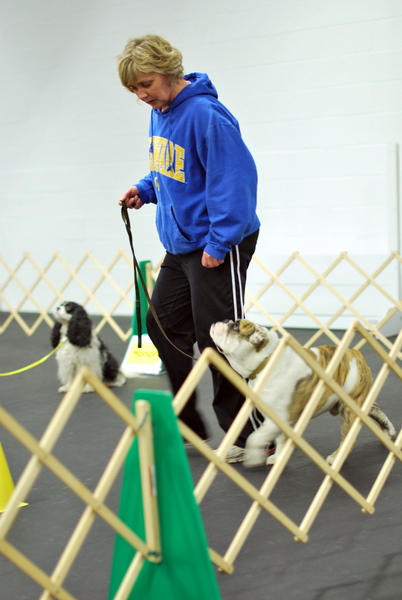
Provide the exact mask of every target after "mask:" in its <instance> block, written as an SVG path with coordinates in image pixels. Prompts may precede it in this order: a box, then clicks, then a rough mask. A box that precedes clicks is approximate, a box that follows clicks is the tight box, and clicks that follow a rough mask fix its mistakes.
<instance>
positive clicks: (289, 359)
mask: <svg viewBox="0 0 402 600" xmlns="http://www.w3.org/2000/svg"><path fill="white" fill-rule="evenodd" d="M210 335H211V338H212V340H213V341H214V343H215V345H216V347H217V349H218V350H219V352H221V353H222V354H224V355H225V356H226V358H227V360H228V361H229V363H230V365H231V366H232V367H233V369H234V370H235V371H237V372H238V373H239V374H240V375H242V377H244V378H245V379H248V380H249V383H250V386H251V387H253V385H255V384H256V382H257V380H258V377H259V374H260V373H261V371H262V370H263V368H264V367H265V366H266V364H267V363H268V361H269V359H270V356H271V355H272V353H273V352H274V350H275V348H276V347H277V345H278V343H279V338H278V335H277V333H276V332H275V331H273V330H269V329H267V328H266V327H263V326H261V325H257V324H255V323H252V322H251V321H248V320H246V319H239V320H237V321H220V322H218V323H214V324H213V325H212V326H211V329H210ZM336 348H337V347H336V346H317V347H316V348H311V349H305V350H306V352H308V353H309V354H310V355H311V356H313V357H314V358H315V359H316V360H317V361H318V362H319V364H320V366H321V367H322V368H323V369H326V367H327V365H328V363H329V361H330V360H331V358H332V356H333V354H334V352H335V350H336ZM334 379H335V381H336V382H337V383H338V384H339V385H340V386H342V388H343V389H344V390H345V392H346V393H347V394H349V396H350V397H351V398H352V399H353V400H354V401H355V402H356V403H357V404H358V405H359V406H361V405H362V404H363V402H364V400H365V398H366V397H367V394H368V392H369V390H370V387H371V384H372V373H371V369H370V367H369V366H368V364H367V362H366V361H365V359H364V357H363V355H362V353H361V352H359V351H358V350H352V349H348V350H346V352H345V354H344V356H343V357H342V360H341V362H340V364H339V366H338V367H337V369H336V372H335V374H334ZM318 382H319V377H318V376H317V375H316V374H315V372H314V371H313V369H311V368H310V367H309V366H308V365H307V364H306V363H305V362H304V360H303V359H302V358H301V357H300V356H299V355H298V354H297V352H295V351H294V350H293V349H292V348H291V347H290V346H286V348H285V350H284V353H283V354H282V356H281V358H280V359H279V362H278V364H277V365H276V367H275V368H274V370H273V372H272V374H271V376H270V377H269V378H268V380H267V382H266V384H265V387H264V388H263V390H262V392H261V394H260V395H261V398H262V400H263V401H264V402H265V403H266V404H267V405H268V406H270V407H271V408H272V409H273V410H274V411H275V412H276V413H277V414H278V415H279V416H280V417H281V418H282V419H283V420H284V421H286V422H287V423H289V425H291V426H293V425H294V424H295V423H296V422H297V420H298V418H299V416H300V415H301V413H302V411H303V409H304V407H305V405H306V404H307V401H308V400H309V398H310V396H311V394H312V393H313V391H314V388H315V387H316V385H317V383H318ZM327 411H329V412H330V413H331V414H333V415H337V414H339V416H340V421H341V442H342V441H343V440H344V438H345V436H346V434H347V433H348V431H349V429H350V427H351V425H352V423H353V421H354V419H355V414H354V412H353V411H352V410H351V409H349V408H348V407H347V406H346V405H345V404H344V403H343V402H342V401H341V400H340V399H339V398H338V396H337V395H336V394H334V392H333V391H332V390H331V389H330V388H329V387H326V389H325V392H324V393H323V395H322V397H321V399H320V401H319V403H318V405H317V408H316V411H315V413H314V417H317V416H318V415H321V414H322V413H324V412H327ZM369 414H370V417H372V418H373V419H374V420H375V421H377V423H378V424H379V426H380V427H381V429H382V430H383V431H385V432H386V433H387V435H388V436H389V437H390V438H393V437H394V436H395V434H396V432H395V428H394V426H393V425H392V423H391V421H390V420H389V419H388V417H387V415H386V414H385V413H384V412H383V411H382V410H381V409H380V407H379V406H378V404H377V403H376V402H375V403H374V404H373V406H372V408H371V410H370V413H369ZM274 440H275V441H276V452H275V454H273V455H271V456H269V457H268V459H267V458H266V456H267V454H266V448H267V446H268V445H269V444H270V443H271V442H272V441H274ZM285 442H286V436H285V435H284V434H283V433H282V431H281V429H280V428H279V427H278V426H277V425H275V423H274V422H273V421H271V419H268V418H267V417H266V418H265V421H264V422H263V423H262V425H260V427H259V428H258V429H257V430H256V431H254V432H253V433H252V434H251V435H250V436H249V437H248V438H247V442H246V458H245V461H244V463H243V464H244V465H245V466H246V467H255V466H257V465H261V464H264V463H265V462H266V464H273V463H274V462H275V460H276V459H277V457H278V456H279V455H280V453H281V451H282V449H283V446H284V444H285ZM338 450H339V448H338V449H337V450H335V451H334V452H332V454H330V455H329V456H327V458H326V460H327V462H328V463H329V464H332V463H333V462H334V460H335V456H336V454H337V452H338Z"/></svg>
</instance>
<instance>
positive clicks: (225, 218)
mask: <svg viewBox="0 0 402 600" xmlns="http://www.w3.org/2000/svg"><path fill="white" fill-rule="evenodd" d="M185 79H186V80H187V81H190V83H191V85H187V86H186V87H185V88H183V89H182V90H181V91H180V92H179V94H178V95H177V96H176V97H175V98H174V100H173V102H172V104H171V105H170V106H169V107H168V108H166V109H165V110H164V111H163V112H161V111H160V110H159V109H152V113H151V122H150V127H149V136H150V139H149V161H150V173H149V175H147V176H146V177H144V179H142V180H141V181H140V182H139V183H137V184H136V185H137V187H138V190H139V193H140V197H141V200H142V202H143V203H145V204H146V203H150V202H153V203H155V204H156V206H157V207H156V227H157V230H158V234H159V237H160V240H161V242H162V244H163V246H164V248H165V249H166V250H167V251H168V252H170V253H172V254H188V253H190V252H193V251H195V250H201V249H202V250H205V252H207V253H208V254H210V255H211V256H213V257H215V258H217V259H220V260H223V259H224V258H225V256H226V254H227V252H228V251H230V250H232V248H233V246H236V245H237V244H239V243H240V242H241V241H242V240H243V239H244V238H245V237H247V236H249V235H251V234H252V233H254V232H255V231H257V229H258V228H259V226H260V221H259V219H258V217H257V215H256V197H257V170H256V166H255V163H254V160H253V158H252V156H251V154H250V152H249V150H248V148H247V146H246V145H245V143H244V142H243V140H242V137H241V134H240V129H239V124H238V122H237V120H236V119H235V118H234V116H233V115H232V114H231V113H230V112H229V111H228V110H227V108H225V107H224V106H223V105H222V104H221V103H220V102H219V101H218V94H217V91H216V89H215V87H214V85H213V84H212V82H211V80H210V79H209V77H208V76H207V75H206V74H205V73H191V74H190V75H186V76H185Z"/></svg>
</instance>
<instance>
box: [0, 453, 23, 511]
mask: <svg viewBox="0 0 402 600" xmlns="http://www.w3.org/2000/svg"><path fill="white" fill-rule="evenodd" d="M13 491H14V482H13V478H12V477H11V473H10V469H9V468H8V464H7V460H6V456H5V454H4V450H3V446H2V445H1V443H0V513H2V512H4V510H5V508H6V506H7V502H8V501H9V499H10V496H11V494H12V493H13ZM20 506H27V502H21V504H20Z"/></svg>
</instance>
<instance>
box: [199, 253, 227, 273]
mask: <svg viewBox="0 0 402 600" xmlns="http://www.w3.org/2000/svg"><path fill="white" fill-rule="evenodd" d="M223 262H224V261H223V260H219V258H214V257H213V256H211V255H210V254H208V252H203V253H202V260H201V264H202V266H203V267H206V268H207V269H213V268H214V267H219V265H221V264H222V263H223Z"/></svg>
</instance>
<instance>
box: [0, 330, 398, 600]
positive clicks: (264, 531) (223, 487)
mask: <svg viewBox="0 0 402 600" xmlns="http://www.w3.org/2000/svg"><path fill="white" fill-rule="evenodd" d="M292 333H294V335H295V337H296V338H298V339H299V341H300V342H302V343H303V341H304V340H305V339H306V336H307V335H308V332H305V331H294V332H292ZM49 334H50V330H49V328H48V327H47V326H44V325H42V326H41V327H40V328H39V330H38V331H37V333H35V334H34V336H33V337H31V338H28V337H27V336H26V335H25V333H23V332H22V331H21V329H20V328H19V326H17V325H16V324H15V323H14V324H12V326H10V327H9V328H8V329H7V330H6V332H5V333H4V334H2V335H1V336H0V372H2V373H4V372H8V371H11V370H14V369H17V368H19V367H22V366H24V365H27V364H30V363H32V362H34V361H36V360H38V359H39V358H41V357H42V356H44V355H45V354H47V353H48V352H49V350H50V344H49ZM102 336H103V338H104V339H105V341H106V342H107V343H108V345H109V346H110V347H111V349H112V350H113V351H114V353H115V354H116V356H117V357H118V358H119V359H120V360H121V359H122V358H123V356H124V353H125V350H126V346H127V344H125V343H122V342H120V341H119V340H117V338H116V336H115V334H114V333H113V332H112V331H110V330H104V332H103V334H102ZM320 343H325V340H320ZM364 352H365V354H366V357H367V359H368V361H369V363H370V365H371V367H372V369H373V371H374V373H377V372H378V370H379V368H380V366H381V363H380V360H379V359H378V358H377V357H376V355H375V354H374V352H373V351H371V350H370V349H367V350H365V351H364ZM0 386H1V388H0V389H1V404H2V405H3V406H4V407H5V408H6V409H7V410H8V411H9V412H10V413H11V414H12V415H13V416H14V417H15V418H17V419H18V420H19V421H20V422H21V423H22V424H23V425H24V426H25V427H26V428H27V429H28V430H29V431H30V432H31V433H32V434H33V435H34V436H36V437H37V438H39V437H40V436H41V435H42V434H43V432H44V430H45V429H46V426H47V425H48V423H49V421H50V419H51V418H52V415H53V414H54V411H55V409H56V407H57V406H58V403H59V401H60V397H61V396H60V395H59V394H58V393H57V387H58V382H57V377H56V365H55V360H54V358H53V357H52V358H51V359H49V360H48V361H47V362H45V363H44V364H42V365H40V366H38V367H36V368H34V369H31V370H29V371H27V372H24V373H21V374H18V375H13V376H10V377H1V378H0ZM139 387H140V388H146V389H168V383H167V380H166V377H165V376H164V375H159V376H156V377H155V376H154V377H145V378H141V379H130V380H129V381H128V383H127V384H126V385H125V386H124V387H123V388H120V389H117V390H115V393H116V394H117V396H118V397H119V398H120V399H121V400H122V401H123V402H124V403H125V404H126V405H127V406H128V407H130V405H131V401H132V397H133V393H134V391H135V390H136V389H137V388H139ZM200 395H201V407H202V409H203V411H204V413H205V415H206V417H207V419H208V422H209V424H210V427H211V429H212V431H213V435H214V440H213V442H214V443H218V442H219V441H220V439H221V437H222V433H221V432H220V430H219V428H218V426H217V424H216V421H215V417H214V414H213V412H212V409H211V406H210V404H211V388H210V382H209V378H208V377H206V378H205V381H203V382H202V384H201V386H200ZM379 402H380V405H381V406H382V408H383V409H384V410H385V412H386V413H387V414H388V416H389V417H390V418H391V420H392V421H393V422H394V424H395V426H396V428H397V430H398V431H399V429H400V428H401V422H402V411H401V383H400V381H399V380H397V378H396V377H395V376H394V375H391V376H390V377H389V379H388V381H387V383H386V385H385V387H384V389H383V390H382V393H381V397H380V399H379ZM338 427H339V425H338V420H337V419H336V418H334V417H331V416H330V415H323V416H322V417H320V418H319V419H316V420H314V421H312V422H311V424H310V425H309V427H308V430H307V434H306V435H307V438H308V440H309V441H310V442H311V443H312V444H313V445H314V447H315V448H316V449H317V450H318V451H319V452H320V453H322V454H323V455H324V456H326V454H327V453H329V451H331V450H333V448H335V447H336V445H337V441H338V436H339V431H338ZM122 429H123V426H122V424H121V423H120V422H119V420H118V419H117V417H115V416H114V415H113V414H111V411H110V410H109V409H108V408H107V407H106V406H105V405H104V403H103V402H102V401H100V400H99V398H98V397H97V396H96V395H95V394H87V395H85V396H84V397H83V398H82V399H81V401H80V403H79V405H78V407H77V409H76V410H75V411H74V413H73V415H72V417H71V419H70V421H69V424H68V426H67V428H66V430H65V432H64V433H63V435H62V436H61V438H60V440H59V442H58V443H57V445H56V447H55V454H56V456H57V457H59V458H61V459H62V460H63V462H64V463H65V464H66V465H67V466H68V467H69V468H71V470H72V471H73V472H74V473H75V474H76V475H77V476H79V477H80V479H81V480H82V481H83V482H84V483H85V484H86V485H87V486H88V487H90V488H91V489H94V487H95V486H96V484H97V481H98V479H99V477H100V475H101V473H102V471H103V469H104V467H105V465H106V463H107V461H108V458H109V456H110V454H111V452H112V450H113V449H114V447H115V445H116V443H117V440H118V438H119V437H120V435H121V432H122ZM0 441H1V443H2V445H3V449H4V452H5V454H6V458H7V462H8V466H9V468H10V470H11V473H12V475H13V478H14V481H17V479H18V477H19V476H20V474H21V472H22V471H23V469H24V467H25V465H26V463H27V461H28V459H29V454H28V452H27V451H26V450H25V449H24V448H23V447H21V445H20V444H19V442H17V441H16V440H15V439H14V438H13V437H12V436H11V435H10V434H9V433H8V432H7V431H6V430H5V429H4V428H3V427H2V426H1V425H0ZM188 456H189V463H190V467H191V471H192V473H193V478H194V481H197V480H198V478H199V476H200V474H201V473H202V471H203V469H204V467H205V461H204V459H203V458H202V457H201V456H199V455H197V453H196V452H195V451H194V450H192V451H190V452H189V453H188ZM385 456H386V451H385V449H384V448H383V447H382V445H381V444H380V443H379V442H378V441H377V440H376V439H375V438H374V437H373V436H372V434H370V433H369V432H368V431H365V430H362V432H361V434H360V436H359V439H358V442H357V444H356V447H355V449H354V451H353V453H352V455H351V456H350V458H349V459H348V461H347V463H346V464H345V466H344V468H343V470H342V474H343V475H344V476H345V477H346V478H347V479H348V480H349V481H350V482H351V483H352V484H353V485H354V486H356V487H357V489H358V490H359V491H360V492H361V493H363V494H367V493H368V490H369V489H370V488H371V486H372V484H373V481H374V479H375V477H376V476H377V474H378V471H379V469H380V467H381V466H382V464H383V462H384V459H385ZM236 468H238V469H239V471H240V472H242V473H243V474H246V476H247V478H248V479H249V480H250V481H251V482H252V483H254V484H256V485H258V484H259V483H261V482H262V480H263V478H264V476H265V474H266V471H265V468H264V469H258V470H255V471H254V470H253V471H245V470H244V469H243V467H242V466H241V465H239V466H237V467H236ZM322 478H323V476H322V474H321V472H320V471H319V470H318V469H317V468H316V467H315V466H314V465H313V464H312V463H311V462H310V461H309V460H308V459H307V458H306V457H305V455H303V454H302V453H301V452H299V451H296V452H295V453H294V455H293V457H292V459H291V461H290V462H289V465H288V467H287V469H286V470H285V472H284V474H283V476H282V478H281V480H280V482H279V484H278V486H277V487H276V489H275V491H274V494H273V496H272V499H273V501H274V502H275V503H276V504H277V505H278V506H279V507H280V508H281V509H282V510H284V511H285V513H286V514H288V515H289V516H290V517H291V518H292V519H294V520H295V521H296V522H297V523H300V522H301V519H302V518H303V516H304V514H305V512H306V510H307V508H308V506H309V504H310V502H311V500H312V498H313V497H314V495H315V493H316V491H317V489H318V486H319V485H320V483H321V481H322ZM401 482H402V468H401V464H400V463H398V464H396V465H395V467H394V469H393V471H392V473H391V476H390V477H389V479H388V481H387V483H386V485H385V488H384V490H383V491H382V493H381V495H380V497H379V499H378V501H377V503H376V511H375V513H374V514H373V515H365V514H362V512H361V511H360V509H359V506H358V505H357V504H356V503H355V502H353V501H352V500H351V499H350V498H349V496H347V495H346V494H345V493H344V492H342V490H340V489H339V488H338V487H337V486H334V487H333V488H332V490H331V492H330V494H329V496H328V498H327V500H326V502H325V503H324V506H323V508H322V509H321V511H320V513H319V515H318V517H317V519H316V521H315V522H314V524H313V526H312V529H311V531H310V536H309V541H308V542H307V543H305V544H298V543H296V542H294V540H293V537H292V535H291V534H290V533H289V532H288V531H287V530H286V529H284V528H283V527H282V526H281V525H280V524H279V523H277V522H276V521H275V520H274V519H273V518H272V517H270V516H269V515H268V514H266V513H264V514H261V516H260V517H259V518H258V520H257V522H256V525H255V526H254V528H253V530H252V532H251V534H250V536H249V538H248V539H247V541H246V544H245V546H244V547H243V549H242V550H241V552H240V554H239V556H238V558H237V560H236V562H235V571H234V573H233V574H232V575H225V574H221V573H217V580H218V584H219V588H220V591H221V595H222V599H223V600H248V599H250V600H251V599H253V600H268V599H269V600H271V599H277V598H281V599H286V600H344V599H347V600H400V599H401V598H402V509H401V492H402V485H401ZM120 486H121V479H120V478H118V479H117V480H116V483H115V485H114V486H113V488H112V490H111V492H110V494H109V495H108V498H107V504H108V506H109V507H110V508H112V509H114V510H117V508H118V504H119V496H120ZM27 501H28V502H29V506H27V507H25V508H22V509H21V510H20V512H19V515H18V517H17V519H16V521H15V523H14V525H13V527H12V529H11V531H10V532H9V535H8V538H7V539H8V540H9V541H10V542H11V543H13V544H15V545H16V546H17V548H18V549H19V550H21V551H22V552H24V553H26V554H27V555H28V556H29V557H30V558H31V559H33V560H34V561H36V562H37V564H38V565H39V566H40V567H41V568H42V569H44V570H45V571H46V572H47V573H50V572H51V570H52V569H53V568H54V566H55V564H56V562H57V560H58V558H59V556H60V553H61V552H62V550H63V548H64V546H65V544H66V542H67V540H68V538H69V535H70V533H71V531H72V529H73V527H74V526H75V525H76V523H77V521H78V519H79V517H80V515H81V514H82V511H83V508H84V506H83V504H82V503H81V501H80V500H79V499H77V498H76V497H75V496H74V494H73V493H72V492H70V491H69V489H68V488H66V487H65V486H64V485H63V484H62V483H61V482H60V481H59V480H58V479H57V478H56V477H55V476H53V475H52V474H51V473H50V472H49V471H48V470H47V469H46V468H44V469H42V472H41V474H40V476H39V477H38V479H37V480H36V482H35V484H34V486H33V488H32V490H31V493H30V494H29V497H28V498H27ZM249 506H250V500H249V498H248V497H247V496H245V495H244V493H243V492H241V491H240V490H239V489H237V488H235V486H234V485H233V484H232V483H231V482H229V481H228V480H227V479H226V478H225V477H224V476H222V475H220V476H218V478H217V479H216V480H215V482H214V484H213V486H212V488H211V490H210V491H209V492H208V494H207V496H206V497H205V499H204V500H203V502H202V504H201V512H202V515H203V519H204V525H205V530H206V532H207V536H208V538H209V543H210V546H211V547H213V548H215V549H216V550H218V551H219V552H224V551H225V549H226V548H227V546H228V544H229V543H230V541H231V539H232V537H233V535H234V533H235V531H236V530H237V528H238V526H239V523H240V521H241V519H242V518H243V517H244V515H245V514H246V511H247V510H248V508H249ZM113 543H114V534H113V532H112V531H111V529H110V528H109V527H108V526H107V525H105V524H104V523H103V522H102V521H101V519H97V520H96V521H95V524H94V526H93V528H92V530H91V532H90V534H89V536H88V538H87V540H86V542H85V545H84V547H83V549H82V551H81V553H80V555H79V557H78V559H77V561H76V562H75V564H74V566H73V568H72V570H71V572H70V574H69V576H68V578H67V580H66V582H65V587H66V589H67V590H68V591H69V592H70V593H71V594H73V595H75V596H76V597H77V598H78V599H79V600H104V599H106V598H107V591H108V585H109V578H110V567H111V560H112V551H113ZM0 581H1V584H0V599H1V600H34V599H36V598H39V596H40V592H41V589H40V588H39V587H38V586H37V585H36V584H35V583H34V582H32V580H31V579H30V578H28V577H27V576H26V575H24V574H23V573H21V572H20V571H19V570H18V569H17V568H16V567H14V565H13V564H12V563H10V562H9V561H8V560H7V559H5V557H4V556H0ZM144 600H145V599H144Z"/></svg>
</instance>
